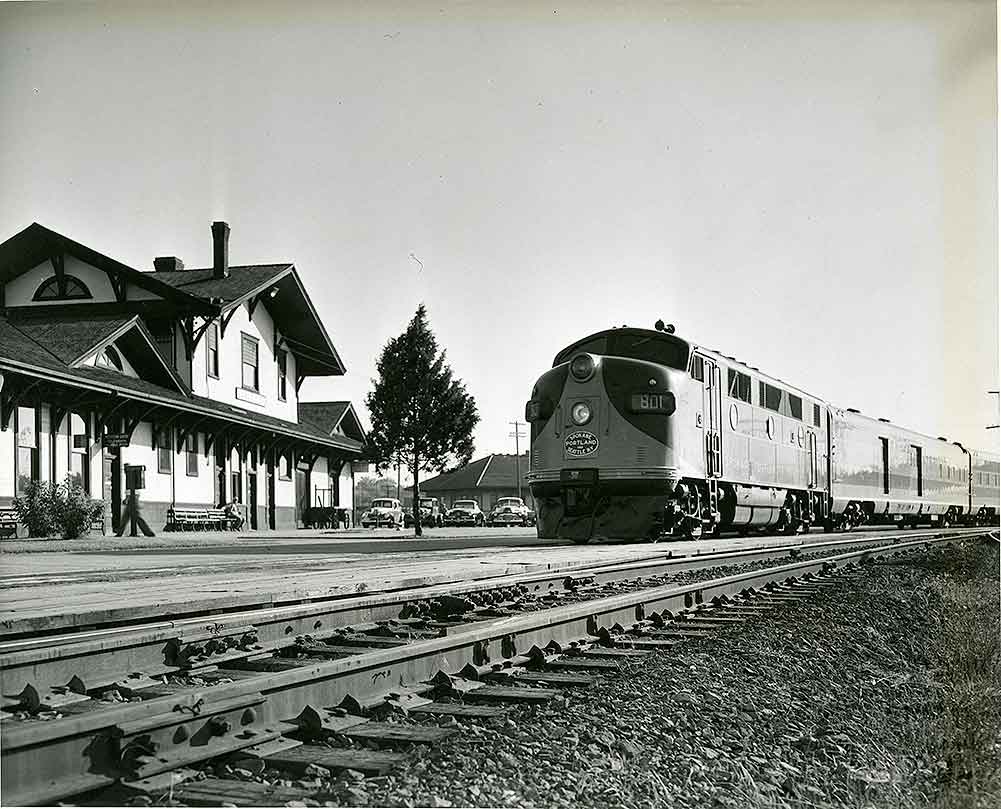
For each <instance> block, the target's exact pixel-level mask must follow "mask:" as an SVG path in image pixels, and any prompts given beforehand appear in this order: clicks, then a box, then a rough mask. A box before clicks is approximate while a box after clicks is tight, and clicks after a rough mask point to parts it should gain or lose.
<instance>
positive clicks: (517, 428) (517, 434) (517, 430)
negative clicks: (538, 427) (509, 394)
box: [508, 420, 528, 499]
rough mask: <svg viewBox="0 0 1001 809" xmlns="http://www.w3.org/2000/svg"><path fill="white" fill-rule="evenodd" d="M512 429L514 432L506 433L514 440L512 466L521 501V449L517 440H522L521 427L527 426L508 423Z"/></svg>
mask: <svg viewBox="0 0 1001 809" xmlns="http://www.w3.org/2000/svg"><path fill="white" fill-rule="evenodd" d="M508 424H510V425H511V426H512V427H514V432H511V433H508V438H514V466H515V470H516V471H515V474H516V475H517V476H518V498H519V499H521V447H520V445H519V444H518V439H519V438H524V437H525V434H524V433H523V432H522V431H521V428H522V427H526V426H528V425H526V424H525V422H523V421H517V420H515V421H509V422H508Z"/></svg>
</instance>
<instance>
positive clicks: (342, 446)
mask: <svg viewBox="0 0 1001 809" xmlns="http://www.w3.org/2000/svg"><path fill="white" fill-rule="evenodd" d="M136 327H137V328H140V329H141V328H142V325H141V323H137V324H136ZM128 333H136V334H138V333H139V332H132V331H129V332H127V334H128ZM147 334H148V333H147ZM152 350H153V351H154V352H156V349H155V348H153V349H152ZM156 354H157V356H159V353H158V352H156ZM0 370H2V371H3V372H4V373H7V372H8V371H10V372H13V373H15V374H20V375H24V376H27V377H29V378H35V379H38V380H44V381H50V382H55V383H57V384H61V385H67V386H70V387H75V388H82V389H86V390H91V391H94V392H96V393H99V394H104V393H108V394H112V395H118V396H122V397H124V398H126V399H134V400H136V401H139V402H142V403H144V404H146V405H156V406H163V407H166V408H169V409H174V410H183V411H184V412H186V413H189V414H191V415H193V416H195V417H204V418H210V419H214V420H216V421H223V422H230V423H236V424H240V425H243V426H250V427H254V428H257V429H259V430H263V431H269V432H272V433H274V434H280V435H283V436H288V437H292V438H296V439H303V440H306V441H309V442H312V443H314V444H319V445H322V446H324V447H327V448H328V449H335V450H343V451H345V452H347V453H349V454H350V455H352V456H357V455H359V454H360V453H361V449H362V442H361V441H358V440H355V439H353V438H348V437H345V436H339V435H338V436H332V435H329V434H328V433H326V432H324V431H323V430H320V429H318V428H316V427H314V426H312V425H311V424H295V423H293V422H289V421H284V420H283V419H278V418H274V417H273V416H267V415H264V414H261V413H257V412H252V411H250V410H247V409H246V408H242V407H237V406H236V405H232V404H229V403H226V402H217V401H215V400H213V399H208V398H206V397H204V396H196V395H194V394H192V393H190V391H186V390H173V389H171V388H168V387H165V386H163V385H159V384H157V383H155V382H152V381H150V380H148V379H136V378H135V377H131V376H126V375H124V374H120V373H118V372H116V371H112V370H110V369H107V368H101V367H95V366H92V365H80V366H73V365H69V364H67V363H66V362H64V361H63V360H61V359H60V358H59V357H58V356H56V354H54V353H52V352H51V351H49V350H47V349H46V348H44V347H43V346H41V345H40V344H39V343H37V342H35V340H33V339H32V338H31V337H30V336H29V335H28V334H26V333H25V332H23V331H21V329H20V328H19V327H18V326H17V325H16V324H14V323H11V321H10V319H9V318H7V317H2V316H0ZM204 418H203V420H204Z"/></svg>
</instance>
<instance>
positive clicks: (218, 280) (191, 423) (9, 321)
mask: <svg viewBox="0 0 1001 809" xmlns="http://www.w3.org/2000/svg"><path fill="white" fill-rule="evenodd" d="M229 232H230V230H229V226H228V225H227V224H226V223H224V222H216V223H213V225H212V247H213V264H212V266H211V267H208V268H205V269H186V268H185V267H184V264H183V262H182V261H181V260H180V259H178V258H175V257H161V258H157V259H156V260H155V261H154V269H153V270H152V271H140V270H137V269H134V268H132V267H129V266H126V265H125V264H123V263H121V262H119V261H116V260H115V259H113V258H110V257H109V256H107V255H104V254H102V253H99V252H98V251H96V250H94V249H92V248H90V247H87V246H85V245H83V244H80V243H79V242H76V241H74V240H72V239H70V238H68V237H67V236H64V235H62V234H59V233H56V232H54V231H52V230H49V229H48V228H45V227H43V226H41V225H39V224H33V225H31V226H29V227H28V228H26V229H25V230H23V231H21V232H20V233H18V234H16V235H15V236H13V237H11V238H10V239H8V240H7V241H5V242H3V244H0V375H2V387H0V507H2V506H9V505H10V503H11V501H12V499H13V498H14V497H15V496H16V495H17V494H19V493H20V492H22V491H23V489H24V487H25V485H26V483H27V482H28V481H30V480H41V481H52V482H54V483H60V482H62V481H63V480H64V479H65V478H66V477H67V475H69V476H70V477H71V478H72V479H73V480H74V481H75V482H76V483H78V484H79V485H80V486H82V487H83V489H84V490H85V491H86V492H87V493H88V494H89V495H90V496H91V497H93V498H95V499H103V500H104V501H105V503H106V504H107V508H106V528H107V530H109V531H111V530H114V531H115V532H116V533H120V532H121V531H122V530H123V521H124V517H123V507H124V505H123V504H124V503H125V501H126V495H127V492H126V491H125V488H124V487H125V470H126V468H127V467H144V468H145V469H144V478H145V479H144V481H143V482H144V488H143V489H142V490H141V491H139V492H138V497H139V503H140V513H141V516H142V518H143V520H144V522H145V523H146V524H147V525H148V526H149V527H150V528H151V529H152V530H153V531H154V532H156V533H159V532H161V531H162V530H164V529H165V528H169V527H172V526H171V525H170V522H171V521H172V516H171V510H172V509H174V510H176V511H181V510H184V509H198V508H206V507H217V506H219V505H221V504H224V503H229V502H236V503H238V504H240V507H239V508H240V510H241V511H242V513H243V516H244V517H245V520H246V523H245V527H246V528H250V529H286V528H292V527H295V526H298V525H303V524H304V523H308V522H310V521H311V519H312V516H311V515H312V514H313V510H314V509H319V510H322V509H330V508H334V507H342V508H347V509H351V508H352V506H353V504H352V495H353V468H354V466H353V464H354V463H355V462H357V461H358V460H359V458H360V457H361V456H362V454H363V452H364V449H365V444H366V437H365V433H364V430H363V428H362V426H361V424H360V422H359V420H358V417H357V414H356V413H355V411H354V408H353V407H352V405H351V403H350V402H318V403H307V402H301V401H300V400H299V391H300V388H301V385H302V383H303V381H304V380H305V379H306V378H307V377H311V376H340V375H342V374H344V372H345V366H344V363H343V362H342V360H341V357H340V356H339V354H338V353H337V349H336V348H335V346H334V344H333V342H332V340H331V339H330V336H329V335H328V333H327V331H326V329H325V328H324V325H323V323H322V322H321V321H320V318H319V316H318V314H317V312H316V309H315V308H314V306H313V303H312V301H311V300H310V297H309V295H308V294H307V292H306V289H305V287H304V286H303V283H302V280H301V279H300V277H299V274H298V272H297V271H296V268H295V266H294V265H293V264H291V263H287V262H284V263H276V264H254V265H239V266H234V265H230V263H229Z"/></svg>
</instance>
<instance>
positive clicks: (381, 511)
mask: <svg viewBox="0 0 1001 809" xmlns="http://www.w3.org/2000/svg"><path fill="white" fill-rule="evenodd" d="M361 526H362V528H381V527H386V528H402V527H403V507H402V506H401V505H400V501H399V500H397V499H396V498H395V497H380V498H378V499H377V500H373V501H372V505H371V506H370V507H369V509H368V511H366V512H365V513H364V514H362V515H361Z"/></svg>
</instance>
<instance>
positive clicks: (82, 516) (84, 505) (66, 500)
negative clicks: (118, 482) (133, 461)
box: [54, 477, 104, 539]
mask: <svg viewBox="0 0 1001 809" xmlns="http://www.w3.org/2000/svg"><path fill="white" fill-rule="evenodd" d="M54 505H55V512H56V525H57V527H58V528H59V530H60V531H61V533H62V535H63V539H76V538H77V537H79V536H82V535H83V534H86V533H88V532H89V531H90V526H91V523H93V522H94V520H96V519H98V518H100V517H101V515H102V514H104V501H103V500H91V499H90V497H88V496H87V493H86V492H85V491H84V490H83V487H81V486H79V485H77V484H75V483H73V481H72V480H71V479H70V478H69V477H67V478H66V480H65V482H64V483H63V484H62V485H61V486H60V487H59V488H58V490H57V491H56V498H55V504H54Z"/></svg>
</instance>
